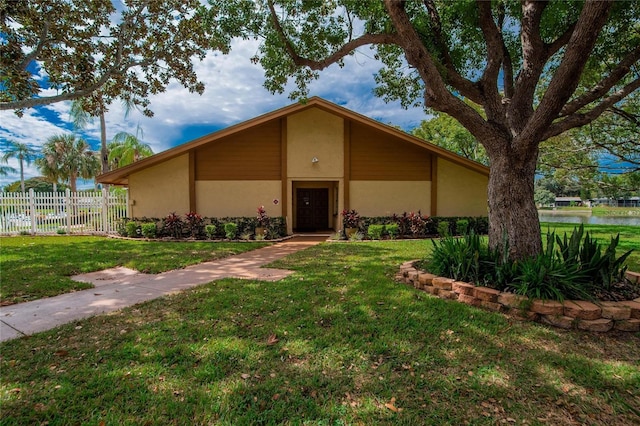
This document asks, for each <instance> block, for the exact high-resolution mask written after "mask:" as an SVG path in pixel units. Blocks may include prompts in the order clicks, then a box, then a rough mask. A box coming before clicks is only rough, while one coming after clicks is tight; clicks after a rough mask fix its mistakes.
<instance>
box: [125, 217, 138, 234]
mask: <svg viewBox="0 0 640 426" xmlns="http://www.w3.org/2000/svg"><path fill="white" fill-rule="evenodd" d="M125 229H126V231H127V237H129V238H136V237H138V236H139V234H138V224H137V223H135V222H133V221H129V222H127V224H126V225H125Z"/></svg>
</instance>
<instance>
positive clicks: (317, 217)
mask: <svg viewBox="0 0 640 426" xmlns="http://www.w3.org/2000/svg"><path fill="white" fill-rule="evenodd" d="M296 198H297V201H296V223H297V227H296V230H297V231H307V232H309V231H320V230H327V229H329V189H328V188H298V189H297V190H296Z"/></svg>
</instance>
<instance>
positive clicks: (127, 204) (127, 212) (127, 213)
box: [124, 188, 131, 218]
mask: <svg viewBox="0 0 640 426" xmlns="http://www.w3.org/2000/svg"><path fill="white" fill-rule="evenodd" d="M124 195H125V206H126V207H125V211H126V215H127V218H131V214H130V213H131V211H130V209H131V207H130V205H129V188H126V189H125V192H124Z"/></svg>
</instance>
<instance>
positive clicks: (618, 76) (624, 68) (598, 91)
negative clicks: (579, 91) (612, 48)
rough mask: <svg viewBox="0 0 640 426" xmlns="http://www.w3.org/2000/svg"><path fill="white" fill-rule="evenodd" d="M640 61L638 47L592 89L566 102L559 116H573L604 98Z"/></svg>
mask: <svg viewBox="0 0 640 426" xmlns="http://www.w3.org/2000/svg"><path fill="white" fill-rule="evenodd" d="M639 59H640V46H638V47H636V48H635V49H633V50H632V51H631V52H630V53H629V54H628V55H627V56H626V57H625V58H624V59H623V60H622V61H621V62H620V63H619V64H618V65H617V66H616V67H615V68H614V69H613V71H611V73H609V75H608V76H607V77H605V78H603V79H602V80H601V81H600V82H599V83H598V84H596V85H595V86H594V87H593V89H591V90H589V91H588V92H586V93H584V94H583V95H580V96H578V97H577V98H576V99H574V100H573V101H571V102H568V103H567V104H566V105H565V106H564V108H562V111H561V112H560V116H568V115H571V114H573V113H574V112H576V111H578V110H580V108H583V107H584V106H586V105H588V104H589V103H591V102H593V101H595V100H596V99H599V98H600V97H602V96H604V95H605V94H606V93H607V92H608V91H609V90H610V89H611V88H612V87H613V86H614V85H615V84H616V83H618V82H619V81H620V80H622V78H624V77H625V76H626V75H627V74H628V73H629V71H631V66H633V65H634V64H636V63H637V62H638V60H639Z"/></svg>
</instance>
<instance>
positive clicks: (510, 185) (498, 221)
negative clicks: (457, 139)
mask: <svg viewBox="0 0 640 426" xmlns="http://www.w3.org/2000/svg"><path fill="white" fill-rule="evenodd" d="M489 158H490V161H491V171H490V175H489V194H488V195H489V244H490V246H491V247H492V248H494V249H498V250H499V251H500V252H503V250H504V248H505V247H504V243H505V241H506V243H507V244H508V250H509V258H511V259H512V260H515V259H523V258H525V257H529V256H535V255H537V254H538V253H540V251H541V248H542V239H541V236H540V221H539V219H538V211H537V210H536V206H535V202H534V201H533V184H534V179H535V172H536V160H537V150H536V152H535V153H533V154H529V155H527V158H526V159H522V158H520V157H519V156H517V155H515V154H514V153H511V152H505V151H502V152H501V153H500V155H491V154H490V155H489Z"/></svg>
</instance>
